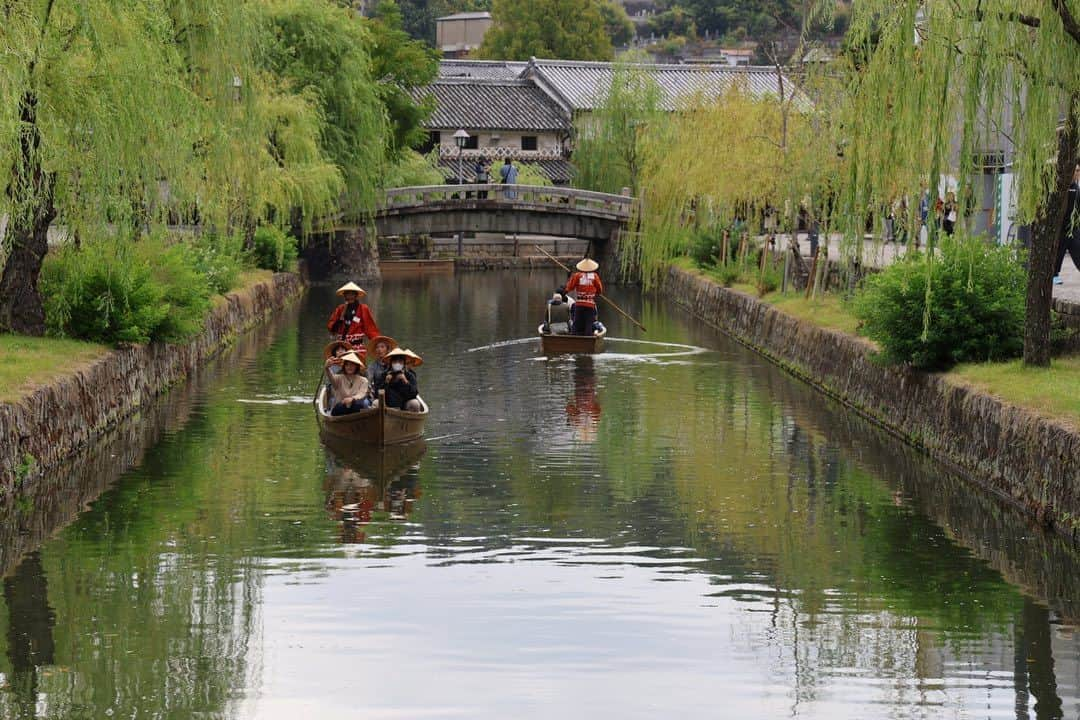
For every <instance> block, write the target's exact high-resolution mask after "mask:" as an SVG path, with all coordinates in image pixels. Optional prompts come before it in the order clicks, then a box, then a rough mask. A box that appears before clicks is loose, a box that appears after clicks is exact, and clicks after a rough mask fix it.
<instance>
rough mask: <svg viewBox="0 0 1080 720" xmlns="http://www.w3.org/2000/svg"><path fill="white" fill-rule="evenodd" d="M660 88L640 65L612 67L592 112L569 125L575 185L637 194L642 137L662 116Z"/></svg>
mask: <svg viewBox="0 0 1080 720" xmlns="http://www.w3.org/2000/svg"><path fill="white" fill-rule="evenodd" d="M662 102H663V96H662V94H661V90H660V86H659V85H658V84H657V83H656V80H655V79H653V78H652V76H651V75H650V74H649V73H647V72H645V71H644V70H643V69H642V68H641V67H640V66H637V65H633V64H629V63H620V64H618V65H616V66H615V70H614V72H613V75H612V80H611V87H610V88H609V89H608V91H607V95H606V96H605V98H604V101H603V103H601V105H600V107H599V108H598V109H597V110H596V112H594V113H591V114H589V115H583V116H581V117H579V118H577V119H576V121H575V123H574V133H575V138H576V148H575V149H574V165H575V166H576V167H577V178H576V183H577V184H578V185H580V186H581V187H584V188H588V189H590V190H597V191H600V192H609V193H619V192H621V191H622V189H623V188H630V192H631V195H634V196H635V197H636V196H637V193H638V179H639V175H640V173H641V168H642V164H643V162H644V157H643V155H644V152H643V143H642V137H643V136H644V135H645V134H646V133H648V132H650V128H653V127H655V126H656V125H658V124H660V123H661V120H662V118H663V116H664V111H663V108H662Z"/></svg>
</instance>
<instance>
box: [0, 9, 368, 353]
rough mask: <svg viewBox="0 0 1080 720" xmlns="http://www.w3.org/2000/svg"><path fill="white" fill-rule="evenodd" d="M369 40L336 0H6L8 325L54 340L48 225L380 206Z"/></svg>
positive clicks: (1, 314) (93, 231) (2, 200)
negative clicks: (46, 304) (47, 280)
mask: <svg viewBox="0 0 1080 720" xmlns="http://www.w3.org/2000/svg"><path fill="white" fill-rule="evenodd" d="M370 44H371V38H370V35H369V33H368V31H367V29H366V27H365V26H364V24H363V21H362V20H361V19H359V18H356V17H355V16H354V15H353V14H351V13H350V12H349V11H348V10H345V9H342V8H338V7H336V6H333V5H331V4H330V3H306V2H299V1H298V0H267V1H266V2H258V3H251V2H242V1H240V0H228V1H225V2H222V1H221V0H177V1H176V2H169V3H162V2H145V0H78V1H76V0H2V1H0V188H2V189H3V191H2V194H0V234H2V237H3V246H2V249H0V260H2V261H3V263H4V265H3V273H2V275H0V330H8V331H15V332H21V333H27V334H41V333H43V332H44V329H45V323H44V312H43V308H42V303H41V298H40V296H39V293H38V289H37V279H38V275H39V273H40V269H41V263H42V260H43V258H44V256H45V254H46V252H47V250H48V241H47V239H48V232H49V228H50V226H54V225H55V227H57V228H59V229H61V230H62V234H64V235H66V236H67V239H69V240H71V241H74V242H77V241H78V240H79V238H80V237H84V236H91V235H103V234H119V235H129V234H138V232H142V231H147V230H152V229H153V228H154V227H155V226H162V225H164V224H166V223H168V222H170V221H172V222H183V223H195V222H197V223H201V224H203V225H210V226H215V227H218V228H221V229H225V230H232V229H238V228H243V229H251V228H252V227H253V226H254V225H255V224H257V223H258V222H260V221H264V220H269V221H274V222H286V221H290V219H291V220H295V219H296V218H301V222H302V224H303V225H304V226H305V227H310V226H311V224H312V223H313V222H314V221H316V219H317V218H319V217H320V216H325V215H328V214H329V213H330V211H331V210H334V209H336V208H337V207H338V206H339V204H344V205H345V207H346V208H347V209H353V211H354V212H356V213H358V212H359V211H358V210H355V208H361V207H364V206H365V205H367V206H370V205H371V201H372V199H373V197H374V192H375V188H376V186H377V183H378V179H379V178H380V177H381V175H382V173H383V171H384V167H385V160H386V149H387V147H388V144H389V143H388V133H389V125H388V120H387V111H386V107H385V105H384V104H383V103H382V101H381V97H380V94H379V92H378V90H377V83H376V81H375V79H374V78H373V77H372V73H371V65H370V58H369V56H368V53H367V50H366V48H367V47H368V46H370Z"/></svg>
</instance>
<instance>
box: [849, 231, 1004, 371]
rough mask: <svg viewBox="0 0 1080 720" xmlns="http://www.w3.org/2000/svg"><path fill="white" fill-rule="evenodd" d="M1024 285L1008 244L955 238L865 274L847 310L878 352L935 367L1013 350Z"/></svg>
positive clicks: (896, 359)
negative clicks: (933, 252)
mask: <svg viewBox="0 0 1080 720" xmlns="http://www.w3.org/2000/svg"><path fill="white" fill-rule="evenodd" d="M928 288H929V293H928V292H927V291H928ZM1024 293H1025V273H1024V269H1023V267H1022V265H1021V263H1020V262H1019V261H1018V260H1017V258H1016V257H1015V254H1014V252H1013V251H1012V250H1011V249H1009V248H1001V247H995V246H987V245H985V244H983V243H981V242H978V241H973V240H967V241H957V242H950V243H947V244H945V245H943V246H942V250H941V253H940V254H939V255H938V256H937V257H934V258H931V257H930V256H928V255H926V254H921V253H919V254H913V255H912V256H910V257H908V258H905V259H903V260H901V261H898V262H896V263H894V264H893V265H891V266H889V267H888V268H887V269H885V270H884V271H883V272H881V273H878V274H876V275H872V276H870V277H868V278H866V279H865V280H864V281H863V286H862V288H861V289H860V291H859V292H858V293H857V295H856V297H855V301H854V311H855V315H856V316H857V317H858V318H859V319H860V320H861V321H862V323H863V330H864V332H865V334H866V335H867V336H868V337H870V338H871V339H873V340H875V341H877V342H878V344H879V345H880V346H881V348H882V357H883V359H884V360H886V361H888V362H894V363H904V362H906V363H911V364H912V365H914V366H916V367H919V368H926V369H940V368H947V367H950V366H952V365H955V364H957V363H962V362H982V361H987V360H1003V359H1006V358H1011V357H1015V356H1018V355H1020V354H1021V352H1022V351H1023V332H1024Z"/></svg>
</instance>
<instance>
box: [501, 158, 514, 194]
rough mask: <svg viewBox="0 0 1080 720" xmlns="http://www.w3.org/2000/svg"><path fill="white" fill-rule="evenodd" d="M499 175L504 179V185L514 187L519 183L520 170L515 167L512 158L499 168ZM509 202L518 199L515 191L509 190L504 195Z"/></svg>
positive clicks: (507, 159)
mask: <svg viewBox="0 0 1080 720" xmlns="http://www.w3.org/2000/svg"><path fill="white" fill-rule="evenodd" d="M499 175H500V176H501V177H502V181H503V185H513V184H515V183H516V182H517V178H518V169H517V168H516V167H515V166H514V163H513V161H512V160H511V159H510V158H506V160H504V161H503V165H502V167H501V168H499ZM503 194H504V195H505V196H506V199H507V200H513V199H515V198H516V197H517V193H515V192H514V191H513V190H507V191H506V192H505V193H503Z"/></svg>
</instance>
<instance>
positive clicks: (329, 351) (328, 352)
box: [323, 340, 352, 358]
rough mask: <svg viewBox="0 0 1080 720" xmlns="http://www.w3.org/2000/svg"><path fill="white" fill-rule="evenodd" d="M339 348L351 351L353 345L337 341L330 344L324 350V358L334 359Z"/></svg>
mask: <svg viewBox="0 0 1080 720" xmlns="http://www.w3.org/2000/svg"><path fill="white" fill-rule="evenodd" d="M338 348H349V349H350V350H351V349H352V345H350V344H349V343H347V342H345V341H344V340H335V341H334V342H332V343H328V344H327V346H326V347H324V348H323V357H324V358H328V357H332V356H333V354H334V353H336V352H337V351H338Z"/></svg>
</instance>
